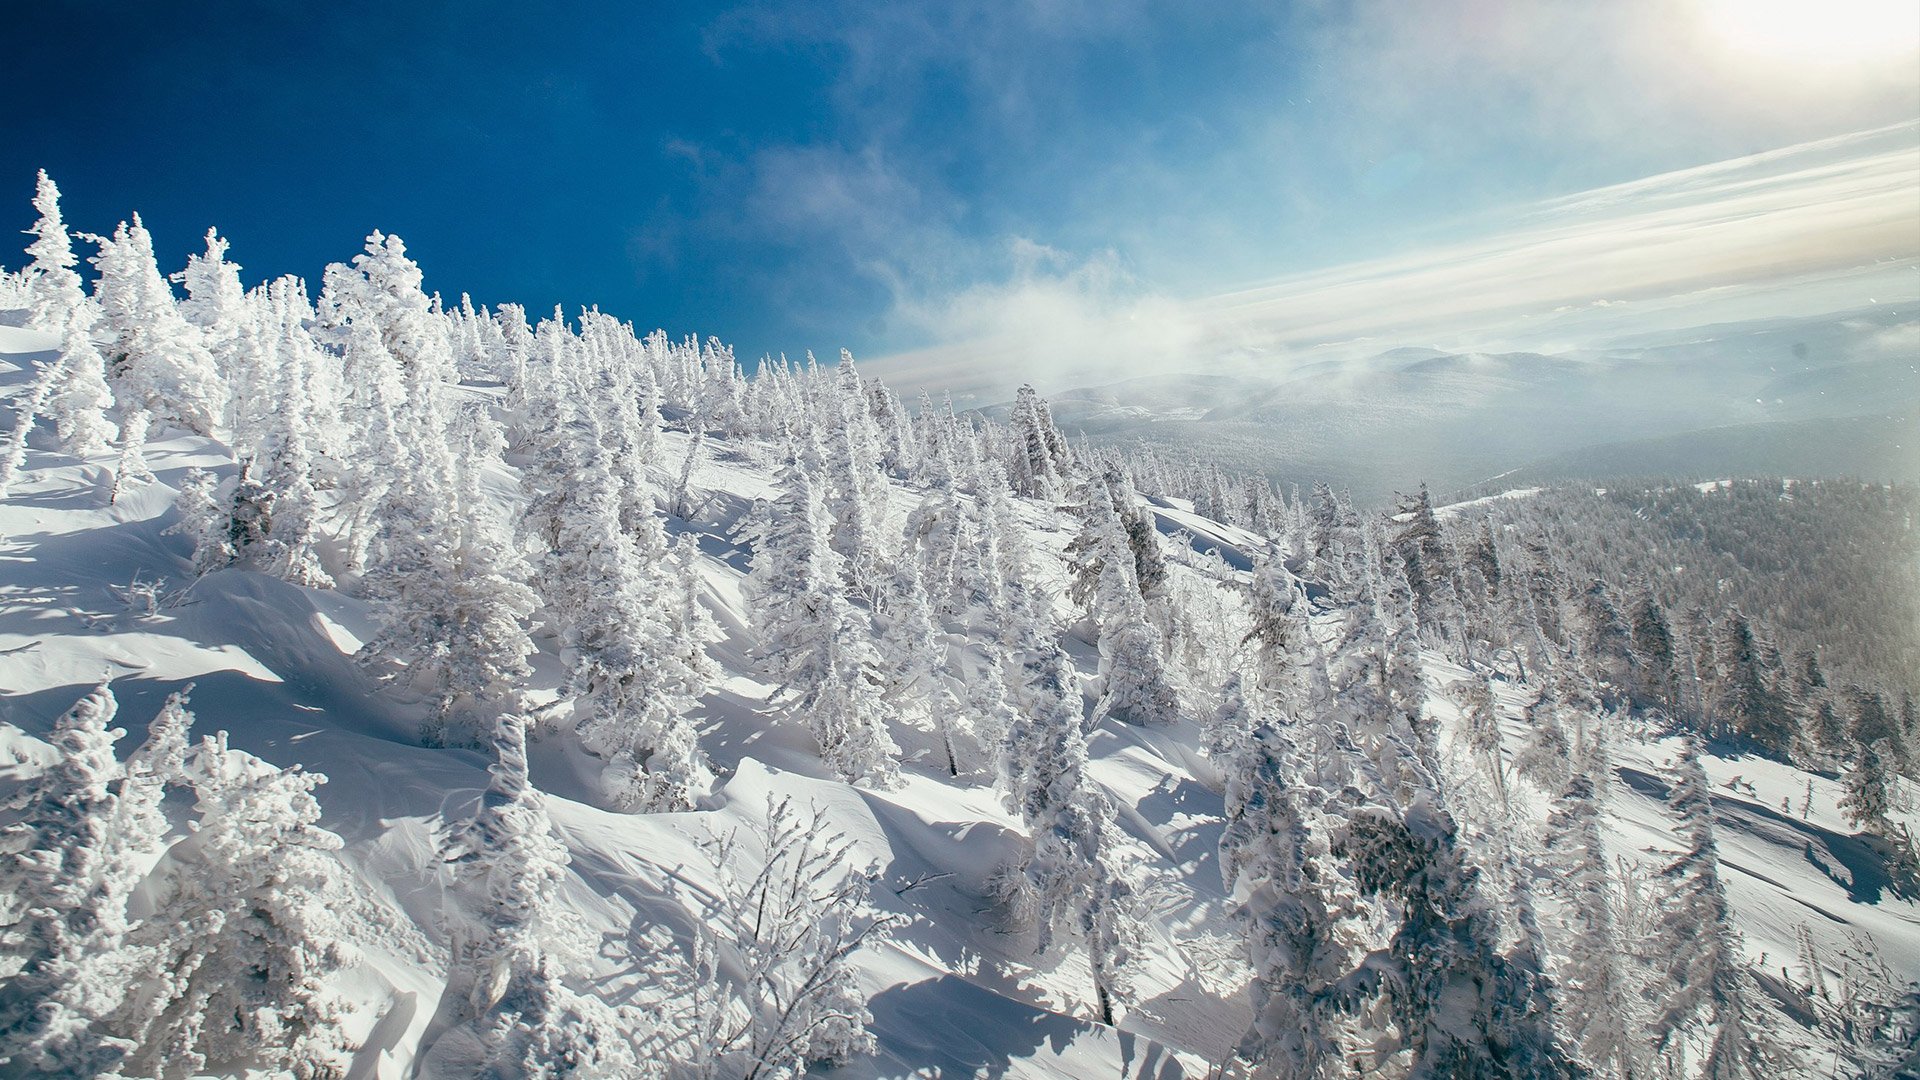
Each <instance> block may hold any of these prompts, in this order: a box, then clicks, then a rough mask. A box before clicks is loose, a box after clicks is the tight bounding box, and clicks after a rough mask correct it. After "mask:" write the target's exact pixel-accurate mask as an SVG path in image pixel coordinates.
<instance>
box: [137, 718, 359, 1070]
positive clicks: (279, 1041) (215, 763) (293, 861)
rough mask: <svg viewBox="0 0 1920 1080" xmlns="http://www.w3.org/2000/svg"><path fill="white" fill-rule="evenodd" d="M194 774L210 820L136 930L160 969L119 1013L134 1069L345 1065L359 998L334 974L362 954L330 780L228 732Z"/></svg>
mask: <svg viewBox="0 0 1920 1080" xmlns="http://www.w3.org/2000/svg"><path fill="white" fill-rule="evenodd" d="M176 719H183V718H176ZM183 772H184V774H185V776H186V778H187V780H188V782H189V783H190V784H191V785H192V788H193V792H194V795H195V798H196V807H195V808H196V810H197V811H198V819H197V821H196V824H195V827H194V829H193V831H192V833H191V835H189V836H188V838H187V839H185V840H182V841H180V842H179V843H177V844H175V845H174V846H173V849H172V850H171V851H170V853H169V864H170V867H171V869H170V870H169V872H168V875H167V878H166V880H165V881H164V882H163V883H162V884H161V886H160V887H159V888H158V889H157V890H156V893H155V895H156V897H157V899H156V902H155V910H154V912H153V914H152V915H151V916H149V917H148V918H147V919H146V920H144V921H143V922H142V923H141V925H140V926H139V927H138V928H137V929H136V930H135V932H134V933H133V935H132V940H133V941H134V942H135V943H136V944H138V945H139V946H140V947H141V948H142V949H143V950H144V951H145V955H146V957H147V958H148V962H149V963H150V964H151V965H152V968H151V971H150V973H149V974H148V975H147V976H146V977H145V978H143V980H142V982H141V984H140V985H139V987H138V988H137V990H136V991H135V992H134V993H133V994H131V995H130V996H129V997H128V999H127V1001H126V1002H125V1003H124V1004H123V1005H122V1007H121V1009H120V1011H119V1013H118V1014H117V1015H116V1017H115V1018H114V1021H113V1024H114V1027H115V1028H116V1030H118V1031H119V1032H121V1033H123V1034H125V1035H126V1036H128V1037H129V1038H131V1039H132V1040H133V1041H134V1042H135V1043H137V1044H138V1047H139V1048H138V1049H137V1050H136V1051H135V1052H134V1053H133V1054H132V1055H131V1056H130V1057H129V1059H128V1062H127V1064H126V1065H125V1066H123V1071H125V1072H126V1073H128V1074H129V1075H140V1076H152V1077H162V1076H173V1075H178V1074H179V1072H180V1071H181V1070H183V1069H184V1071H186V1072H188V1073H193V1072H198V1071H201V1070H202V1069H204V1068H206V1067H207V1066H208V1065H209V1064H213V1063H221V1064H225V1065H227V1066H229V1067H231V1066H233V1065H237V1064H242V1063H244V1064H247V1065H250V1066H252V1067H256V1068H264V1069H268V1070H285V1071H287V1072H288V1073H290V1074H291V1075H297V1076H302V1077H316V1078H317V1077H339V1076H344V1075H346V1069H347V1066H348V1064H349V1060H348V1058H349V1051H350V1050H351V1049H352V1044H351V1042H350V1040H349V1039H348V1037H347V1034H346V1030H345V1025H346V1024H347V1022H348V1018H349V1016H350V1007H349V1005H348V1003H347V1001H346V1000H345V999H344V998H343V997H341V996H340V994H339V992H338V990H337V989H336V988H335V985H334V983H333V980H334V978H335V976H336V973H338V972H339V971H341V970H342V969H343V968H345V967H347V966H349V965H351V964H353V963H355V962H356V961H357V953H356V952H355V950H354V949H353V947H352V946H351V945H349V944H348V943H347V940H346V938H347V931H346V927H345V924H344V923H343V922H342V921H341V919H340V916H339V914H338V912H337V907H338V905H339V904H340V900H341V893H342V891H343V890H344V889H345V888H346V880H347V879H346V874H345V871H344V869H343V868H342V867H341V866H340V864H339V862H338V860H337V859H336V857H335V856H334V854H333V853H334V852H335V851H337V850H339V848H340V846H341V841H340V838H339V837H338V836H335V835H334V834H333V833H331V832H328V831H326V830H325V829H322V828H320V826H319V824H318V823H319V820H320V806H319V803H318V802H316V801H315V800H314V798H313V789H314V788H316V787H318V786H319V785H320V784H323V783H325V782H326V777H324V776H321V775H319V774H317V773H307V772H302V771H301V770H299V769H298V768H294V769H279V768H275V767H274V766H272V765H270V764H268V763H266V762H264V761H261V760H260V759H259V758H256V757H254V756H253V755H251V754H247V753H243V752H241V751H238V750H231V749H229V748H228V747H227V745H226V733H225V732H221V733H220V734H219V735H216V736H210V737H208V738H205V739H203V740H202V741H201V742H200V744H199V745H197V746H195V747H194V748H193V749H192V750H191V751H189V752H188V753H187V754H186V755H185V761H184V765H183Z"/></svg>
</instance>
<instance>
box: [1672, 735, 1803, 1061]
mask: <svg viewBox="0 0 1920 1080" xmlns="http://www.w3.org/2000/svg"><path fill="white" fill-rule="evenodd" d="M1667 808H1668V810H1669V812H1670V813H1672V814H1673V815H1674V817H1675V818H1677V819H1678V822H1679V829H1680V838H1681V841H1682V843H1684V844H1685V848H1684V850H1682V851H1681V852H1680V854H1679V856H1678V857H1676V858H1675V859H1674V860H1673V861H1672V862H1670V863H1668V864H1667V865H1666V867H1664V868H1663V869H1662V870H1661V872H1660V881H1659V885H1660V904H1659V909H1658V910H1659V915H1658V934H1659V936H1658V938H1657V939H1655V940H1653V941H1651V942H1649V943H1648V950H1647V951H1648V955H1649V957H1650V958H1652V960H1653V962H1654V963H1655V964H1656V965H1657V970H1658V974H1659V981H1658V983H1657V984H1656V987H1655V993H1654V995H1653V1005H1654V1010H1653V1015H1652V1017H1651V1023H1650V1024H1649V1025H1648V1028H1647V1030H1648V1033H1649V1035H1650V1037H1651V1040H1652V1043H1653V1046H1654V1048H1655V1049H1656V1050H1657V1051H1659V1052H1661V1053H1662V1054H1665V1055H1667V1058H1668V1060H1669V1061H1670V1062H1673V1063H1676V1064H1678V1065H1679V1066H1681V1067H1685V1066H1686V1058H1685V1047H1686V1043H1687V1040H1688V1038H1689V1037H1691V1036H1693V1035H1695V1034H1698V1033H1704V1035H1705V1037H1706V1039H1707V1040H1708V1042H1709V1048H1708V1051H1707V1055H1706V1058H1705V1060H1704V1061H1703V1062H1702V1063H1701V1065H1700V1070H1701V1071H1700V1075H1703V1076H1707V1077H1711V1078H1714V1080H1720V1078H1732V1077H1751V1078H1753V1080H1761V1078H1764V1077H1771V1076H1779V1075H1785V1073H1782V1072H1779V1071H1776V1070H1781V1069H1789V1070H1790V1068H1791V1064H1792V1059H1791V1055H1790V1054H1789V1053H1788V1051H1786V1049H1785V1048H1784V1047H1782V1046H1780V1045H1779V1044H1778V1043H1776V1042H1775V1041H1774V1040H1773V1039H1772V1037H1771V1036H1770V1034H1769V1033H1768V1031H1767V1025H1768V1024H1769V1023H1770V1022H1771V1018H1770V1017H1767V1016H1765V1015H1763V1013H1762V1011H1761V1008H1760V1002H1759V1001H1758V999H1757V997H1756V993H1757V991H1756V988H1755V987H1754V986H1753V984H1752V978H1753V977H1752V974H1751V973H1750V972H1749V971H1748V970H1747V968H1746V960H1745V958H1744V957H1743V956H1742V955H1741V949H1740V941H1739V937H1738V935H1737V934H1736V932H1735V931H1734V928H1733V923H1732V918H1731V915H1730V913H1729V911H1728V908H1727V895H1726V889H1725V886H1724V885H1722V884H1721V881H1720V859H1719V854H1718V852H1717V851H1716V849H1715V844H1714V837H1713V809H1712V802H1711V798H1710V796H1709V794H1708V791H1707V776H1706V772H1705V771H1704V770H1703V769H1702V768H1701V766H1700V744H1699V741H1698V739H1697V738H1696V737H1695V736H1693V735H1686V736H1683V737H1682V740H1681V745H1680V759H1679V764H1678V767H1677V770H1676V773H1675V775H1674V777H1673V782H1672V785H1671V786H1670V788H1669V793H1668V795H1667Z"/></svg>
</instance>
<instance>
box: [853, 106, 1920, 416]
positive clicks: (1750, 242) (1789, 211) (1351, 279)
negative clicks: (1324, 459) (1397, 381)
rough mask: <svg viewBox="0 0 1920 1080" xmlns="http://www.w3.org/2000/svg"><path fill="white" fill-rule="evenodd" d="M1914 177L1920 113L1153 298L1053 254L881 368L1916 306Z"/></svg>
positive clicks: (933, 306) (1567, 334)
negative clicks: (1396, 249)
mask: <svg viewBox="0 0 1920 1080" xmlns="http://www.w3.org/2000/svg"><path fill="white" fill-rule="evenodd" d="M1916 191H1920V124H1911V123H1909V124H1903V125H1898V126H1895V127H1890V128H1884V129H1880V130H1876V131H1871V132H1863V133H1860V134H1857V135H1851V136H1846V137H1843V138H1837V139H1827V140H1821V141H1818V142H1813V143H1807V144H1803V145H1800V146H1796V147H1792V148H1789V149H1785V150H1780V151H1775V152H1771V153H1765V154H1758V155H1754V156H1750V157H1745V158H1740V159H1737V160H1732V161H1726V162H1721V163H1717V164H1714V165H1708V166H1703V167H1699V168H1693V169H1685V170H1681V171H1678V172H1672V173H1667V174H1663V175H1660V176H1655V177H1650V178H1648V179H1645V180H1640V181H1635V182H1632V183H1627V184H1619V185H1614V186H1611V187H1605V188H1599V189H1596V190H1593V191H1588V192H1584V193H1581V194H1579V195H1575V196H1570V197H1567V198H1561V199H1554V200H1550V201H1546V202H1542V203H1538V204H1535V205H1531V206H1527V207H1522V208H1519V209H1517V210H1515V211H1512V212H1510V213H1508V214H1505V215H1498V216H1496V215H1485V216H1483V217H1482V219H1481V225H1482V228H1483V232H1482V234H1481V235H1480V236H1478V237H1477V238H1474V239H1469V240H1464V241H1458V242H1453V243H1448V244H1443V245H1437V246H1433V247H1430V248H1427V249H1424V250H1419V251H1415V252H1411V253H1408V254H1403V255H1398V256H1394V257H1391V258H1383V259H1375V260H1369V261H1363V262H1358V263H1353V264H1350V265H1346V266H1340V267H1335V268H1332V269H1328V270H1322V271H1317V272H1312V273H1304V274H1297V275H1292V276H1288V277H1285V278H1281V279H1278V280H1275V281H1272V282H1268V283H1264V284H1262V285H1259V286H1257V287H1254V288H1249V289H1243V290H1238V291H1234V292H1229V293H1223V294H1218V295H1212V296H1204V297H1198V298H1191V299H1186V300H1179V301H1176V300H1171V299H1168V298H1165V297H1157V296H1154V295H1153V294H1152V293H1151V292H1150V291H1147V290H1145V289H1143V288H1141V287H1139V286H1138V285H1137V284H1136V283H1133V282H1131V281H1129V280H1127V279H1126V278H1124V277H1123V276H1120V275H1114V274H1108V273H1104V272H1102V271H1100V270H1099V267H1098V264H1097V263H1096V264H1087V265H1081V266H1073V265H1064V264H1063V262H1062V260H1061V259H1059V258H1058V257H1057V256H1056V257H1054V258H1051V259H1049V260H1046V261H1044V262H1030V264H1029V265H1027V266H1026V267H1025V268H1024V269H1023V270H1022V271H1021V272H1019V273H1016V274H1014V275H1012V276H1010V277H1009V278H1008V279H1007V280H1006V281H1005V282H1003V283H1001V284H998V285H994V286H986V287H982V286H975V287H973V288H971V289H969V290H966V291H964V292H962V293H960V294H958V295H957V296H955V297H954V298H952V299H951V300H950V301H948V302H946V303H944V304H942V303H929V302H926V301H920V302H916V303H914V304H913V305H911V307H910V309H909V310H910V311H911V312H912V313H913V314H914V317H917V318H920V319H922V320H923V321H925V322H926V323H927V324H928V325H929V326H930V327H934V328H938V329H940V330H943V331H944V332H946V333H948V334H950V335H952V336H949V337H946V338H945V339H944V341H943V343H942V344H940V345H937V346H935V347H931V348H927V349H922V350H917V351H913V352H909V353H904V354H901V355H897V356H894V357H890V358H888V359H887V360H886V361H885V362H884V363H881V364H879V365H877V366H876V370H878V371H880V372H881V373H883V374H885V375H886V376H887V377H888V378H889V379H890V380H891V381H896V382H901V383H906V384H913V385H921V384H928V385H947V386H950V388H952V389H955V390H957V391H959V392H962V393H976V394H981V395H985V396H988V397H993V396H997V395H999V394H1002V393H1004V392H1005V391H1006V389H1007V388H1008V386H1009V385H1010V384H1014V383H1017V382H1019V381H1023V380H1032V381H1036V382H1040V383H1043V384H1050V385H1053V386H1054V387H1056V388H1057V387H1059V386H1061V385H1065V384H1074V383H1081V382H1085V381H1111V380H1116V379H1121V378H1126V377H1130V376H1133V375H1139V374H1145V373H1149V372H1160V371H1173V370H1218V369H1220V368H1222V367H1243V368H1249V369H1254V370H1278V369H1280V368H1283V367H1284V366H1285V365H1287V364H1289V363H1291V362H1294V361H1297V360H1300V359H1304V358H1309V357H1311V358H1322V357H1325V356H1328V355H1340V354H1342V353H1359V352H1367V351H1373V350H1376V349H1384V348H1388V347H1391V346H1395V345H1401V344H1426V345H1436V346H1440V347H1448V348H1463V349H1492V348H1520V347H1534V348H1541V347H1546V348H1571V347H1579V346H1582V345H1591V344H1595V343H1597V342H1599V341H1601V340H1604V339H1605V338H1606V337H1607V336H1608V335H1610V334H1618V333H1621V332H1623V331H1624V330H1625V329H1626V328H1628V327H1634V328H1637V329H1650V328H1653V327H1654V326H1656V325H1680V324H1701V323H1707V322H1715V321H1731V320H1734V319H1740V318H1752V317H1757V316H1761V315H1781V314H1793V313H1809V314H1810V313H1815V312H1818V311H1832V310H1843V309H1847V308H1852V307H1859V306H1863V305H1865V304H1867V303H1869V302H1876V301H1877V302H1895V301H1897V302H1902V303H1914V304H1916V305H1920V214H1916V212H1915V210H1916V208H1915V193H1916ZM1502 221H1504V222H1506V224H1505V226H1504V227H1499V223H1501V222H1502ZM1108 258H1110V257H1108ZM1049 320H1052V322H1049ZM1050 326H1066V327H1069V328H1070V330H1069V331H1066V332H1055V331H1054V330H1052V329H1050V328H1049V327H1050ZM955 384H959V385H955Z"/></svg>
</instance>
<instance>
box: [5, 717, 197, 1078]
mask: <svg viewBox="0 0 1920 1080" xmlns="http://www.w3.org/2000/svg"><path fill="white" fill-rule="evenodd" d="M117 708H118V706H117V704H116V702H115V701H114V697H113V692H112V690H111V689H110V688H109V687H108V686H107V684H106V683H101V684H100V685H99V686H98V687H96V688H95V689H94V690H93V691H92V692H91V693H89V694H87V695H86V696H85V697H83V698H81V699H80V701H79V702H78V703H77V704H75V705H74V707H73V708H71V709H69V710H68V711H67V712H66V713H65V714H64V715H63V716H62V717H61V718H60V719H59V720H58V721H57V722H56V723H55V724H54V727H53V731H52V733H51V734H50V735H49V737H48V740H49V742H50V743H51V745H52V746H53V749H54V751H55V753H56V755H57V756H56V758H55V759H54V761H53V763H52V764H51V765H50V766H49V767H48V768H47V770H46V771H45V772H43V773H42V774H40V775H39V776H38V777H36V778H34V779H33V780H32V781H30V782H29V783H28V784H27V785H26V786H24V787H23V788H22V789H21V791H20V792H19V794H18V795H17V796H16V798H15V799H14V801H13V804H12V806H11V809H13V810H14V811H15V812H16V814H17V817H16V818H15V820H14V822H13V823H12V824H10V825H8V826H7V827H6V829H5V830H4V833H0V837H3V838H4V848H0V896H4V897H5V907H4V909H0V974H4V980H3V981H0V1065H4V1066H7V1067H8V1069H9V1070H17V1071H18V1075H23V1076H24V1075H41V1076H61V1077H75V1078H80V1077H91V1076H95V1075H98V1074H99V1073H102V1072H106V1071H108V1070H109V1069H111V1068H112V1067H113V1066H114V1065H116V1064H117V1063H118V1062H119V1061H120V1059H121V1056H122V1055H123V1054H124V1053H125V1052H126V1050H127V1049H129V1044H128V1043H127V1042H126V1041H125V1040H121V1039H115V1038H113V1037H112V1036H111V1035H108V1034H107V1033H105V1032H104V1031H102V1030H101V1029H100V1028H99V1027H98V1022H99V1021H100V1020H101V1019H102V1018H103V1017H105V1016H106V1015H107V1014H108V1013H110V1012H111V1011H112V1010H113V1009H115V1008H116V1007H117V1006H118V1005H119V1003H120V1001H121V999H122V996H123V995H124V994H125V993H126V990H127V987H128V986H129V985H130V983H131V982H132V981H133V980H134V979H136V978H138V977H139V976H137V975H136V972H137V971H140V970H141V969H143V967H144V961H143V960H137V959H136V958H135V957H134V956H131V955H129V953H128V950H127V941H126V937H127V924H128V917H127V901H128V898H129V897H130V896H131V895H132V893H133V890H134V888H135V886H137V885H138V884H139V882H140V879H141V877H143V876H144V874H145V863H146V859H145V858H144V857H146V856H150V855H151V853H152V852H154V851H156V850H157V849H158V848H159V847H160V846H161V843H162V837H163V836H164V834H165V829H166V821H165V818H157V817H156V816H155V815H153V814H147V813H140V812H136V810H137V808H135V807H123V802H124V801H125V800H126V799H127V798H128V797H129V794H130V793H129V791H128V784H127V772H126V770H125V769H124V768H123V767H122V766H121V764H120V762H119V761H118V760H117V759H116V758H115V757H114V753H113V744H114V743H115V742H116V741H117V740H119V739H120V738H121V737H122V736H123V735H125V734H126V733H125V732H124V731H122V730H121V729H118V728H110V727H108V726H107V725H108V724H110V723H112V721H113V718H114V714H115V712H116V711H117ZM163 730H164V729H163ZM135 798H136V799H140V798H144V796H143V795H136V796H135Z"/></svg>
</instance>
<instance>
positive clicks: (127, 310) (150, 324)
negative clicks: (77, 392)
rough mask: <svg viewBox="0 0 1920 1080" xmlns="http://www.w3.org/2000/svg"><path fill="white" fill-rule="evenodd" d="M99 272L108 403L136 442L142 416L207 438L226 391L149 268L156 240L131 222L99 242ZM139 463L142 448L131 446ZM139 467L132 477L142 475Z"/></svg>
mask: <svg viewBox="0 0 1920 1080" xmlns="http://www.w3.org/2000/svg"><path fill="white" fill-rule="evenodd" d="M96 240H97V242H98V243H99V245H100V253H99V254H98V255H95V256H94V257H93V264H94V265H95V266H96V267H98V268H99V270H100V280H99V283H98V285H97V286H96V293H95V295H96V296H97V297H98V299H99V301H100V308H101V312H102V315H103V317H104V328H105V330H106V332H107V334H108V336H109V339H110V341H111V344H110V345H109V346H108V348H107V355H108V358H109V361H110V367H109V378H110V381H111V383H112V386H113V396H114V400H115V402H116V403H118V405H119V407H120V410H121V414H122V416H123V418H126V419H127V420H128V421H129V423H128V425H127V426H128V427H129V428H131V429H132V433H133V434H134V435H138V436H142V437H144V432H143V431H141V430H140V427H139V425H140V420H139V419H138V418H139V417H141V416H144V417H146V418H147V419H148V421H149V422H151V421H159V422H161V423H171V424H178V425H179V426H181V427H184V428H186V429H187V430H188V431H191V432H193V433H194V434H196V435H211V434H212V433H213V430H214V425H215V423H216V422H218V420H219V418H220V417H221V415H222V413H223V412H224V407H225V404H226V396H227V388H226V386H225V384H224V381H223V380H222V378H221V376H220V373H219V370H218V369H217V368H216V367H215V366H214V361H213V356H212V354H211V353H209V352H208V351H207V347H206V344H205V340H204V334H203V333H202V332H201V331H200V330H199V329H198V328H197V327H195V326H193V325H192V324H191V323H189V322H187V320H186V319H185V318H183V317H182V316H181V314H180V309H179V306H178V305H177V304H176V303H175V301H174V298H173V290H172V288H171V287H169V286H168V284H167V282H166V279H165V278H163V277H162V276H161V275H160V268H159V266H158V265H156V263H155V262H154V255H153V236H152V235H151V234H149V233H148V232H147V229H146V226H144V225H142V224H141V223H140V216H139V215H138V214H135V215H134V217H133V223H132V224H131V225H128V224H127V223H125V222H122V223H121V224H120V227H119V228H118V229H116V230H115V231H114V234H113V236H112V237H111V238H110V239H109V238H96ZM128 443H129V445H130V451H129V452H130V453H131V454H133V456H134V457H135V459H136V461H140V460H141V459H140V457H139V455H140V447H139V444H137V443H134V442H133V440H132V439H129V440H128ZM144 474H145V466H144V464H143V463H140V464H136V465H135V467H134V475H144Z"/></svg>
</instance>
